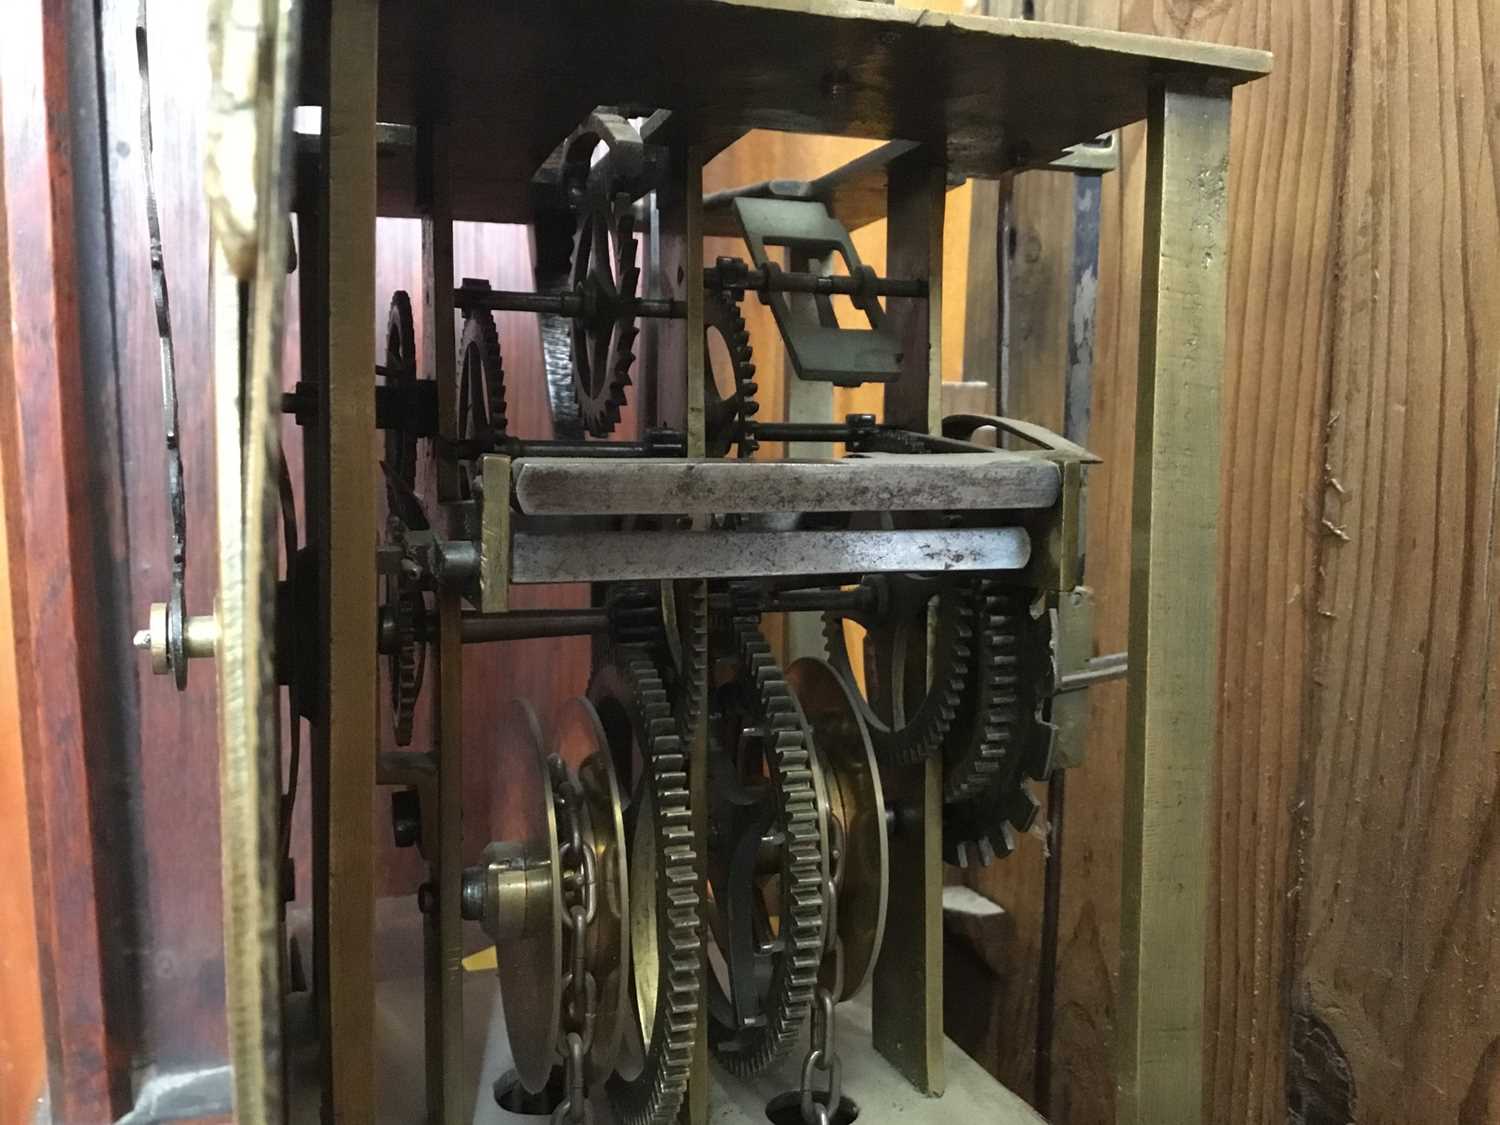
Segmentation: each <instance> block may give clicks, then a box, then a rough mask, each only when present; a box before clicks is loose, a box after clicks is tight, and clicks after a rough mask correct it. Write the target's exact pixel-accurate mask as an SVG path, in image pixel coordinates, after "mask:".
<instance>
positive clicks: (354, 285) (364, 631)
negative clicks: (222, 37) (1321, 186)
mask: <svg viewBox="0 0 1500 1125" xmlns="http://www.w3.org/2000/svg"><path fill="white" fill-rule="evenodd" d="M329 19H330V21H331V26H330V35H329V58H328V106H327V110H326V114H325V117H324V122H325V124H324V139H323V144H324V146H325V154H324V155H325V163H324V168H325V169H326V170H327V172H326V178H325V180H324V184H323V193H322V199H321V212H322V215H323V217H324V220H325V224H326V225H325V232H324V236H323V237H324V242H323V247H322V252H323V254H324V255H325V259H324V260H325V262H326V266H325V269H324V272H323V276H324V278H325V279H326V282H327V294H328V295H327V306H326V308H327V341H328V343H327V350H326V352H325V353H324V354H325V355H326V357H327V378H326V379H325V380H323V381H322V382H321V383H320V384H319V392H320V401H319V403H318V412H317V423H316V425H317V429H316V431H315V440H316V442H317V444H318V445H320V446H321V447H322V449H323V451H324V453H325V456H324V457H323V458H322V459H321V464H322V472H321V473H320V474H319V481H318V483H319V487H320V490H321V493H322V494H321V495H320V496H319V497H318V498H317V500H318V503H317V504H316V505H315V506H314V507H315V509H316V511H317V512H318V514H319V517H320V523H319V525H317V526H315V527H314V528H313V529H312V530H313V532H314V533H315V534H316V536H317V538H316V549H317V552H318V575H319V580H318V586H319V590H318V600H319V609H320V612H319V624H320V626H321V630H322V633H323V636H322V638H321V644H320V646H319V648H320V651H321V652H322V653H323V654H324V656H323V660H324V663H323V667H322V669H321V672H322V675H321V677H320V681H319V682H320V683H321V684H322V685H323V687H322V689H321V690H322V694H323V698H322V699H321V700H320V701H319V706H318V707H317V708H316V712H315V713H316V715H317V716H318V719H319V723H318V726H317V728H316V738H317V744H316V753H315V756H314V760H315V762H317V761H318V760H319V759H321V763H322V764H321V765H320V766H319V769H320V771H322V772H323V778H322V781H323V784H321V785H319V786H318V787H317V789H318V791H319V801H318V806H319V807H318V809H317V815H316V824H315V829H314V835H315V837H316V838H317V844H316V845H315V846H316V847H317V848H318V849H320V851H321V852H322V862H321V863H319V864H317V866H318V868H319V870H318V872H317V877H316V880H315V882H316V884H317V886H316V891H315V894H316V896H317V899H316V902H315V911H316V927H315V929H316V933H317V944H318V945H319V947H320V948H319V950H318V955H317V964H318V965H319V966H321V967H322V968H323V970H324V971H326V973H327V980H328V987H327V993H326V997H325V999H324V1003H325V1005H326V1007H325V1010H324V1012H323V1029H324V1034H325V1046H324V1051H325V1057H324V1106H325V1110H324V1111H325V1117H327V1118H329V1119H337V1120H338V1121H339V1122H340V1123H341V1125H366V1123H368V1122H372V1121H373V1120H374V1116H375V1112H374V1086H375V1068H374V1041H373V1040H374V1036H373V1030H374V1011H373V1007H374V1005H373V993H374V952H373V950H374V883H375V880H374V855H373V827H374V826H373V823H372V802H371V794H372V792H373V790H374V788H375V747H376V741H377V734H376V721H375V716H376V713H377V711H376V684H377V670H376V647H375V646H376V637H375V616H374V614H372V613H371V612H370V607H371V606H372V605H375V604H377V603H376V590H375V498H376V496H377V490H376V489H377V482H376V464H375V455H374V447H373V439H372V436H371V435H372V434H373V432H374V427H375V399H374V396H373V395H372V394H371V393H370V373H371V372H372V371H373V370H374V364H375V334H374V332H373V331H372V326H373V325H374V323H375V78H376V41H377V25H378V22H379V5H378V3H377V2H376V0H332V4H331V12H330V16H329ZM315 330H316V329H315Z"/></svg>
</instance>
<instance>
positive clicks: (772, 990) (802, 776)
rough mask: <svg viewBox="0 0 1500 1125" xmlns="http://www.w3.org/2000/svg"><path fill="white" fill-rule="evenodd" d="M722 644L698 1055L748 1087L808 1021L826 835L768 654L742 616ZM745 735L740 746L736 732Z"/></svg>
mask: <svg viewBox="0 0 1500 1125" xmlns="http://www.w3.org/2000/svg"><path fill="white" fill-rule="evenodd" d="M723 640H724V642H725V644H726V647H729V648H730V650H731V651H732V652H733V653H734V655H735V658H736V663H735V673H734V676H733V678H732V679H730V680H729V681H728V682H727V683H726V684H724V685H722V686H721V687H720V688H719V689H718V690H716V691H715V693H714V698H715V700H716V703H717V704H718V707H719V713H718V714H717V715H713V716H711V718H710V729H711V730H717V731H718V737H717V739H716V740H713V739H711V746H712V748H713V749H712V753H713V757H712V759H711V764H710V775H709V777H710V792H711V794H712V796H711V801H710V808H709V815H710V821H711V828H710V838H711V839H713V840H714V841H715V842H721V845H722V846H720V847H719V848H717V849H712V850H711V851H710V854H709V883H710V886H711V887H712V889H713V896H712V897H713V906H712V910H711V920H712V921H713V922H714V923H715V924H714V926H713V927H712V928H713V932H714V934H715V937H716V940H717V945H718V948H719V951H720V954H721V956H722V957H723V959H724V962H725V966H726V976H727V978H728V979H727V982H720V981H719V979H718V977H717V975H715V976H714V977H712V978H711V979H710V981H709V1019H710V1022H709V1046H710V1047H711V1048H712V1050H713V1052H714V1054H715V1055H716V1056H717V1057H718V1059H719V1061H720V1062H721V1063H723V1064H724V1066H725V1067H726V1068H727V1069H728V1070H730V1071H731V1072H732V1073H734V1074H737V1075H740V1076H741V1077H749V1076H751V1075H754V1074H759V1073H760V1072H761V1071H763V1070H765V1069H766V1068H767V1067H769V1066H771V1065H772V1064H774V1063H775V1062H776V1061H777V1060H778V1059H780V1058H781V1057H782V1056H783V1055H784V1054H785V1053H786V1051H787V1050H788V1048H790V1047H791V1045H792V1043H793V1042H795V1041H796V1039H797V1037H798V1034H799V1033H800V1031H801V1029H802V1024H803V1022H804V1021H805V1020H806V1018H807V1013H808V1010H809V1007H810V1005H811V1002H812V997H813V991H814V989H815V988H816V987H817V983H818V971H819V968H820V967H821V964H822V960H823V951H824V922H825V920H826V919H825V917H824V912H823V908H824V903H823V885H824V880H825V879H826V878H827V873H828V835H827V820H826V804H825V802H824V801H823V800H822V799H820V789H821V786H820V784H819V782H820V780H821V779H820V778H819V777H818V774H817V769H818V765H817V762H816V760H815V758H814V756H813V748H812V740H811V738H810V737H809V732H808V727H807V721H806V719H805V718H804V717H803V715H802V710H801V707H800V706H799V705H798V703H797V700H796V697H795V696H793V694H792V692H791V689H790V688H789V687H788V686H787V683H786V680H785V678H784V677H783V676H782V673H781V669H780V668H779V667H778V666H777V664H776V662H775V660H774V659H773V658H772V656H771V649H770V646H769V645H768V644H767V643H766V641H765V638H764V637H762V636H761V633H760V628H759V626H758V625H757V623H756V622H755V620H754V619H753V618H749V617H739V618H735V619H733V621H732V622H731V624H730V628H729V630H728V633H727V635H726V636H725V637H724V638H723ZM752 730H753V731H754V734H753V735H751V739H750V741H751V742H752V743H753V744H752V745H748V746H747V745H746V740H745V738H744V733H742V732H749V731H752ZM768 790H769V791H768ZM768 838H769V839H777V838H779V841H778V842H779V845H780V846H779V858H778V863H777V872H776V874H775V876H774V878H775V879H776V881H777V883H778V886H777V891H778V892H779V893H778V894H777V895H776V896H775V897H774V899H773V903H772V904H768V903H767V902H766V901H765V898H764V897H763V896H762V893H761V890H760V888H759V886H758V878H759V875H760V873H761V871H762V870H763V868H762V866H761V852H762V847H763V844H764V843H765V841H766V840H767V839H768ZM773 910H775V911H777V912H779V919H778V923H777V925H776V926H775V927H774V929H773V927H772V926H771V921H770V915H771V912H772V911H773ZM766 960H769V961H770V966H769V973H767V972H766V971H765V970H766V965H765V961H766ZM726 983H727V989H726V987H725V984H726ZM726 991H727V995H726Z"/></svg>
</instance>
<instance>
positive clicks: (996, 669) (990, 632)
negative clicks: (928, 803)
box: [943, 579, 1033, 804]
mask: <svg viewBox="0 0 1500 1125" xmlns="http://www.w3.org/2000/svg"><path fill="white" fill-rule="evenodd" d="M971 596H972V597H974V598H975V599H976V609H977V616H978V625H979V629H978V645H977V651H978V659H977V660H976V661H975V666H974V669H973V670H972V671H971V672H970V674H969V685H968V687H967V689H966V690H965V692H964V707H963V711H962V713H961V715H960V718H959V720H958V721H956V722H955V723H954V724H953V726H952V728H951V729H950V730H949V731H948V737H947V738H946V739H945V740H944V742H943V800H944V801H945V802H948V803H950V804H951V803H954V802H958V801H964V800H967V799H969V798H970V797H975V796H978V795H979V794H980V793H982V792H983V791H984V790H985V789H986V788H987V787H988V786H989V785H990V784H991V783H992V782H994V781H995V780H996V779H997V778H999V777H1000V776H1001V775H1002V774H1003V773H1014V772H1015V766H1016V764H1017V763H1018V762H1019V761H1020V759H1021V756H1022V753H1023V750H1024V746H1025V742H1024V738H1025V730H1024V728H1025V726H1026V714H1025V709H1026V701H1025V699H1024V698H1023V692H1022V685H1021V678H1022V675H1023V672H1024V671H1025V670H1024V669H1023V668H1022V660H1023V656H1024V652H1023V644H1024V641H1025V639H1026V634H1027V633H1028V632H1030V631H1031V629H1032V628H1033V626H1032V625H1031V622H1030V605H1029V595H1028V593H1027V592H1025V591H1022V590H1016V589H1006V588H1005V587H1004V586H1002V585H1001V584H1000V583H999V582H997V581H995V580H994V579H981V580H979V581H978V582H976V583H974V585H973V589H972V592H971Z"/></svg>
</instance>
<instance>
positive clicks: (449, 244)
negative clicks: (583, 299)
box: [417, 9, 508, 1125]
mask: <svg viewBox="0 0 1500 1125" xmlns="http://www.w3.org/2000/svg"><path fill="white" fill-rule="evenodd" d="M424 26H425V33H424V36H423V41H422V43H421V44H420V50H421V53H422V55H423V56H424V59H425V63H426V65H425V67H424V71H425V74H426V78H425V79H424V82H423V96H422V103H421V106H420V107H419V110H418V116H419V120H418V134H417V162H418V171H417V176H418V203H419V206H420V208H421V211H422V286H423V290H422V308H423V313H424V315H423V318H422V333H423V335H422V357H423V361H424V364H425V366H426V369H427V370H428V371H429V372H431V375H432V378H434V379H435V380H436V381H437V392H438V429H439V432H440V433H441V434H442V435H443V437H445V438H447V439H449V440H452V439H455V438H457V437H458V429H457V428H458V406H457V403H458V364H457V357H456V354H455V352H456V347H455V341H454V324H453V315H454V314H453V285H454V273H453V203H452V184H451V179H452V170H451V166H450V159H449V158H450V143H449V139H450V135H451V129H450V126H449V123H448V114H449V106H448V91H447V81H446V77H447V75H448V74H449V73H450V72H451V69H452V68H451V67H450V65H449V59H448V50H449V35H448V30H449V28H448V23H447V20H446V18H445V16H444V15H443V13H442V12H441V11H440V10H438V9H434V10H433V11H431V12H429V13H428V14H427V16H426V18H425V21H424ZM437 465H438V480H437V487H438V499H439V500H440V501H441V502H443V503H444V504H448V503H451V502H453V501H457V500H459V499H460V481H459V468H458V465H457V464H456V463H455V462H454V461H452V460H451V459H448V458H440V459H439V460H438V463H437ZM506 491H508V490H506ZM502 502H503V499H502ZM455 533H456V529H455ZM437 616H438V630H437V640H436V642H435V644H434V646H433V656H434V658H435V663H436V668H435V672H436V677H435V678H436V681H437V691H436V692H435V695H434V712H433V723H432V739H433V751H434V757H435V759H436V762H437V784H436V786H435V787H434V788H435V792H436V794H437V805H436V808H431V807H429V808H424V809H423V810H422V812H423V815H424V816H432V817H435V818H436V821H437V823H436V825H435V831H434V835H435V836H436V838H437V854H436V855H433V856H429V857H428V860H429V863H428V880H429V882H430V883H431V885H432V886H433V888H434V889H435V890H436V892H437V894H436V902H435V908H434V909H433V910H431V911H429V912H428V914H427V915H426V917H425V918H424V920H423V930H422V933H423V960H424V970H425V973H424V975H425V985H426V988H425V996H426V1036H427V1119H428V1121H429V1122H432V1123H433V1125H458V1122H460V1121H461V1120H462V1119H463V1113H464V1102H465V1081H464V1067H463V1026H464V1024H463V1015H464V1014H463V964H462V958H463V918H462V914H461V904H460V895H461V890H462V881H463V816H462V810H463V662H462V654H463V647H462V645H463V642H462V638H461V636H460V633H459V629H460V618H461V616H462V603H461V595H460V593H459V592H458V591H457V590H456V589H453V588H451V587H444V588H441V589H440V590H439V592H438V595H437Z"/></svg>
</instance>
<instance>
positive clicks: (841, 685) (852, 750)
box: [786, 656, 890, 1000]
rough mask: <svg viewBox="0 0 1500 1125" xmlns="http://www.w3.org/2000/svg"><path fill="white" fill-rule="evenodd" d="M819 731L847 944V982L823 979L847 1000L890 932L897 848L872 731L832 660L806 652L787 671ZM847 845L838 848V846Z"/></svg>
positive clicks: (832, 860)
mask: <svg viewBox="0 0 1500 1125" xmlns="http://www.w3.org/2000/svg"><path fill="white" fill-rule="evenodd" d="M786 679H787V683H788V684H789V685H791V689H792V692H793V694H794V695H796V697H797V702H798V703H799V704H800V705H801V707H802V713H803V715H804V716H805V717H806V719H807V724H808V727H809V729H810V730H811V732H812V737H813V748H814V750H815V751H816V760H817V762H818V766H819V770H820V772H821V773H822V775H823V790H824V794H825V800H826V802H827V805H828V812H827V819H828V850H829V858H828V863H829V868H830V869H831V870H832V871H833V872H834V876H833V877H834V878H835V879H836V880H837V895H838V910H837V914H838V940H839V943H840V944H841V945H842V947H843V966H842V976H843V979H842V981H839V980H832V979H828V977H829V974H828V972H827V970H828V969H829V968H830V967H831V966H830V965H829V963H828V962H827V961H825V963H824V981H823V983H824V984H826V985H827V986H828V987H829V988H831V989H838V991H837V992H836V994H835V999H837V1000H847V999H849V998H850V997H851V996H853V995H854V994H855V993H857V992H858V991H859V990H860V989H861V988H863V987H864V985H865V984H866V982H867V981H869V979H870V977H871V975H872V974H873V973H874V971H875V962H876V961H877V960H878V959H879V957H880V946H881V943H882V942H883V941H884V939H885V919H886V909H887V907H888V905H889V901H890V850H889V843H888V841H887V838H886V823H885V817H886V810H885V792H884V789H883V788H882V786H881V784H880V769H879V767H878V766H877V765H876V763H875V750H874V747H872V746H871V745H870V732H869V730H868V728H866V726H865V724H864V721H863V720H862V719H861V718H860V716H859V708H858V707H857V706H856V704H855V702H854V693H853V691H851V690H850V688H849V685H848V684H846V683H845V682H844V680H843V678H842V677H841V676H840V675H839V674H838V673H837V672H835V671H834V670H833V668H832V667H831V666H830V665H829V664H828V663H827V662H826V661H822V660H818V659H816V658H814V657H810V656H804V657H803V658H802V659H800V660H797V661H794V662H793V663H792V665H791V667H789V668H788V669H787V670H786ZM836 845H837V847H838V848H839V850H840V851H841V852H842V854H841V855H837V856H836V855H835V846H836Z"/></svg>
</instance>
